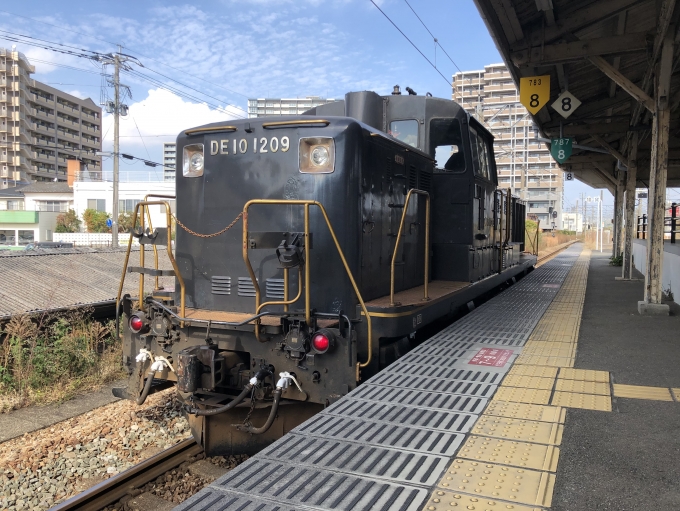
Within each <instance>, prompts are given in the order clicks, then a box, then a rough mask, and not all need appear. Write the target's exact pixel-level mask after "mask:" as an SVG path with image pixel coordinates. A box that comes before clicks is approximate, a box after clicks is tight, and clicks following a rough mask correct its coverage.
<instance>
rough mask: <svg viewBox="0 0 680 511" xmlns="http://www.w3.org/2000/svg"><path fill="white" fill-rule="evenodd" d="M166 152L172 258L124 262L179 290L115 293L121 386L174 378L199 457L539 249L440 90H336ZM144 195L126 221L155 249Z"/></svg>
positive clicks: (463, 301)
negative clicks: (310, 105)
mask: <svg viewBox="0 0 680 511" xmlns="http://www.w3.org/2000/svg"><path fill="white" fill-rule="evenodd" d="M177 161H178V162H182V164H181V166H182V168H181V171H180V169H178V172H177V195H176V209H177V211H176V223H177V228H176V244H175V251H174V254H173V252H172V250H170V249H169V248H168V249H167V250H168V255H169V257H170V259H171V262H172V263H173V267H174V271H172V272H168V271H167V270H158V269H149V268H144V261H143V259H142V264H141V265H140V267H134V268H128V271H131V272H139V273H141V274H146V275H155V276H159V275H161V276H163V275H173V276H174V277H175V283H176V286H175V289H174V290H168V289H155V290H153V291H152V292H151V293H150V294H147V293H145V292H144V289H143V287H142V286H140V295H139V296H140V297H141V299H140V298H139V297H138V298H137V299H132V298H130V297H128V296H125V297H122V299H121V305H122V310H123V314H124V322H123V323H124V332H123V339H124V362H125V363H126V365H127V368H128V370H129V373H130V381H129V385H128V388H127V391H125V392H126V395H127V396H128V397H131V398H132V399H136V400H137V401H138V402H140V403H141V402H143V400H144V399H145V398H146V396H147V395H148V393H149V392H151V391H153V390H154V389H157V388H161V387H162V384H166V385H168V384H176V385H177V388H178V391H179V393H180V395H181V396H182V398H183V400H184V403H185V410H186V412H187V414H188V417H189V420H190V424H191V427H192V432H193V434H194V436H195V437H196V438H197V440H199V441H200V442H201V443H202V444H203V445H204V447H205V449H206V452H207V453H208V454H222V453H228V452H252V451H254V450H257V449H258V448H260V447H262V446H263V445H265V444H267V443H269V442H271V441H272V439H275V438H278V437H280V436H281V435H282V434H283V433H285V432H286V431H288V430H289V429H291V428H292V427H295V426H296V425H297V424H299V423H300V422H302V421H303V420H304V419H306V418H308V417H309V416H311V415H312V414H314V413H316V412H317V411H319V410H320V409H322V408H323V407H324V406H327V405H328V404H329V403H332V402H334V401H335V400H337V399H339V398H340V397H341V396H343V395H345V394H347V393H348V392H349V391H350V390H352V389H353V388H355V387H356V386H357V385H358V384H359V382H360V381H362V380H365V379H366V378H368V377H370V376H371V375H373V374H375V373H376V372H377V371H378V370H379V369H380V368H381V367H384V366H385V365H387V364H389V363H391V362H392V361H394V360H396V359H397V358H399V356H401V355H403V354H404V353H406V352H407V351H408V350H409V349H410V347H411V346H412V345H414V343H416V342H417V341H418V332H420V331H422V330H423V329H424V328H426V327H428V326H429V327H431V326H432V325H433V323H435V322H438V321H440V320H442V319H443V318H450V317H452V316H454V315H456V314H457V313H459V311H460V310H461V309H462V308H466V307H468V306H469V304H470V302H471V301H474V300H475V299H479V298H480V297H481V296H483V295H485V294H487V293H489V292H490V291H492V290H493V289H494V288H497V287H498V286H500V285H502V284H503V283H505V282H507V281H509V280H511V279H513V277H516V276H520V275H521V274H525V273H526V272H527V271H528V270H530V269H531V268H532V267H533V265H534V263H535V258H534V257H533V256H530V255H528V254H524V253H522V252H523V241H524V216H525V210H524V204H523V203H522V202H521V201H519V200H518V199H517V198H515V197H512V196H511V194H510V192H509V191H503V190H498V189H497V177H496V166H495V161H494V153H493V137H492V136H491V134H490V133H489V132H488V131H487V130H486V129H485V128H484V127H483V126H482V125H481V124H480V123H479V122H477V121H476V120H475V119H474V118H472V117H471V116H470V115H468V114H467V113H466V112H465V111H464V110H463V109H462V108H461V107H460V106H459V105H458V104H456V103H455V102H453V101H449V100H445V99H438V98H433V97H431V96H430V95H428V96H417V95H415V94H414V93H413V91H411V90H409V95H401V94H400V93H399V90H398V87H395V92H394V93H393V94H392V95H388V96H380V95H378V94H376V93H373V92H355V93H349V94H347V95H346V96H345V99H344V101H337V102H334V103H329V104H326V105H323V106H319V107H316V108H314V109H312V110H309V111H308V112H306V113H305V114H304V115H300V116H290V117H276V118H258V119H247V120H238V121H229V122H225V123H215V124H210V125H207V126H202V127H198V128H193V129H188V130H186V131H184V132H183V133H181V134H180V135H179V137H178V138H177ZM151 204H160V205H166V204H165V203H163V201H147V202H144V203H141V204H140V205H139V206H138V211H137V213H138V216H139V219H140V220H139V221H140V222H141V227H139V228H137V229H135V230H134V232H133V235H134V236H136V237H137V238H138V239H139V241H140V243H142V244H144V245H146V244H152V245H154V248H156V246H166V247H167V245H168V238H169V237H168V229H167V228H156V229H153V230H150V229H149V228H148V224H147V225H146V226H145V225H144V218H145V215H144V213H145V208H148V206H149V205H151ZM239 220H240V221H241V222H242V223H239ZM168 221H170V213H169V212H168ZM145 227H146V229H145ZM230 227H231V228H230ZM143 254H144V251H142V252H141V257H142V258H143V257H144V255H143ZM126 265H127V263H126ZM123 277H125V271H124V273H123ZM142 278H143V277H142ZM121 289H122V283H121ZM121 392H122V391H121Z"/></svg>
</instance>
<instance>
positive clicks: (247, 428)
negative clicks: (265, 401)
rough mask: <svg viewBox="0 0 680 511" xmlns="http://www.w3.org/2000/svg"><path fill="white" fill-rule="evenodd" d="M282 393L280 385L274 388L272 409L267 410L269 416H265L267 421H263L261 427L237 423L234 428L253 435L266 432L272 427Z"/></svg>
mask: <svg viewBox="0 0 680 511" xmlns="http://www.w3.org/2000/svg"><path fill="white" fill-rule="evenodd" d="M282 393H283V389H282V388H281V387H276V390H275V391H274V402H273V403H272V409H271V411H270V412H269V417H267V422H265V423H264V424H263V425H262V426H261V427H259V428H256V427H253V426H252V425H250V424H248V425H246V424H238V425H236V429H238V430H239V431H243V432H244V433H251V434H253V435H261V434H262V433H265V432H267V430H268V429H269V428H271V427H272V424H274V419H276V414H277V412H278V411H279V401H281V394H282Z"/></svg>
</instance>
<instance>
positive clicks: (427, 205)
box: [390, 188, 430, 307]
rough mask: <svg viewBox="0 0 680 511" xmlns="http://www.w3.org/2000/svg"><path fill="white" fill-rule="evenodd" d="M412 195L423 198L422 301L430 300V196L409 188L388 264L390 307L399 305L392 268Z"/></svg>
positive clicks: (422, 191) (424, 192)
mask: <svg viewBox="0 0 680 511" xmlns="http://www.w3.org/2000/svg"><path fill="white" fill-rule="evenodd" d="M413 194H416V195H423V196H424V197H425V279H424V280H425V282H424V285H423V294H424V296H423V301H427V300H429V299H430V298H429V297H428V295H427V284H428V281H429V269H430V264H429V259H430V258H429V255H430V194H429V193H427V192H426V191H424V190H416V189H415V188H411V189H410V190H409V191H408V193H407V194H406V200H405V201H404V211H403V212H402V214H401V222H399V231H398V232H397V238H396V241H395V243H394V252H393V253H392V262H391V263H390V307H394V306H395V305H399V304H397V303H396V302H395V301H394V266H395V263H396V261H397V252H399V240H401V234H402V232H403V231H404V222H405V221H406V213H407V211H408V204H409V202H410V201H411V196H412V195H413Z"/></svg>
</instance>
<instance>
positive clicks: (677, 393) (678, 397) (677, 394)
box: [671, 388, 680, 401]
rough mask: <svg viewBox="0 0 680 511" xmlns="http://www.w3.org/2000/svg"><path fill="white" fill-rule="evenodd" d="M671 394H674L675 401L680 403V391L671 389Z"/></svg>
mask: <svg viewBox="0 0 680 511" xmlns="http://www.w3.org/2000/svg"><path fill="white" fill-rule="evenodd" d="M671 392H673V396H674V397H675V400H676V401H680V389H677V388H674V389H671Z"/></svg>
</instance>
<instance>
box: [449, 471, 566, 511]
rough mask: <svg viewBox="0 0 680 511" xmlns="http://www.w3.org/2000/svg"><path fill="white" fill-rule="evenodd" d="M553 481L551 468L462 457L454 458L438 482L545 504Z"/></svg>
mask: <svg viewBox="0 0 680 511" xmlns="http://www.w3.org/2000/svg"><path fill="white" fill-rule="evenodd" d="M554 485H555V475H554V474H552V473H550V472H538V471H535V470H526V469H523V468H516V467H506V466H502V465H496V464H493V463H480V462H477V461H468V460H463V459H456V460H454V462H453V463H452V464H451V466H450V467H449V469H448V470H447V471H446V475H444V477H443V478H442V480H441V481H440V482H439V486H440V488H442V489H444V490H450V491H460V492H464V493H467V494H472V495H475V496H477V495H478V496H480V497H484V498H491V499H500V500H505V501H508V502H518V503H520V504H528V505H532V506H546V507H549V506H550V503H551V501H552V493H553V487H554ZM473 509H474V508H473ZM482 509H484V508H482Z"/></svg>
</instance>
